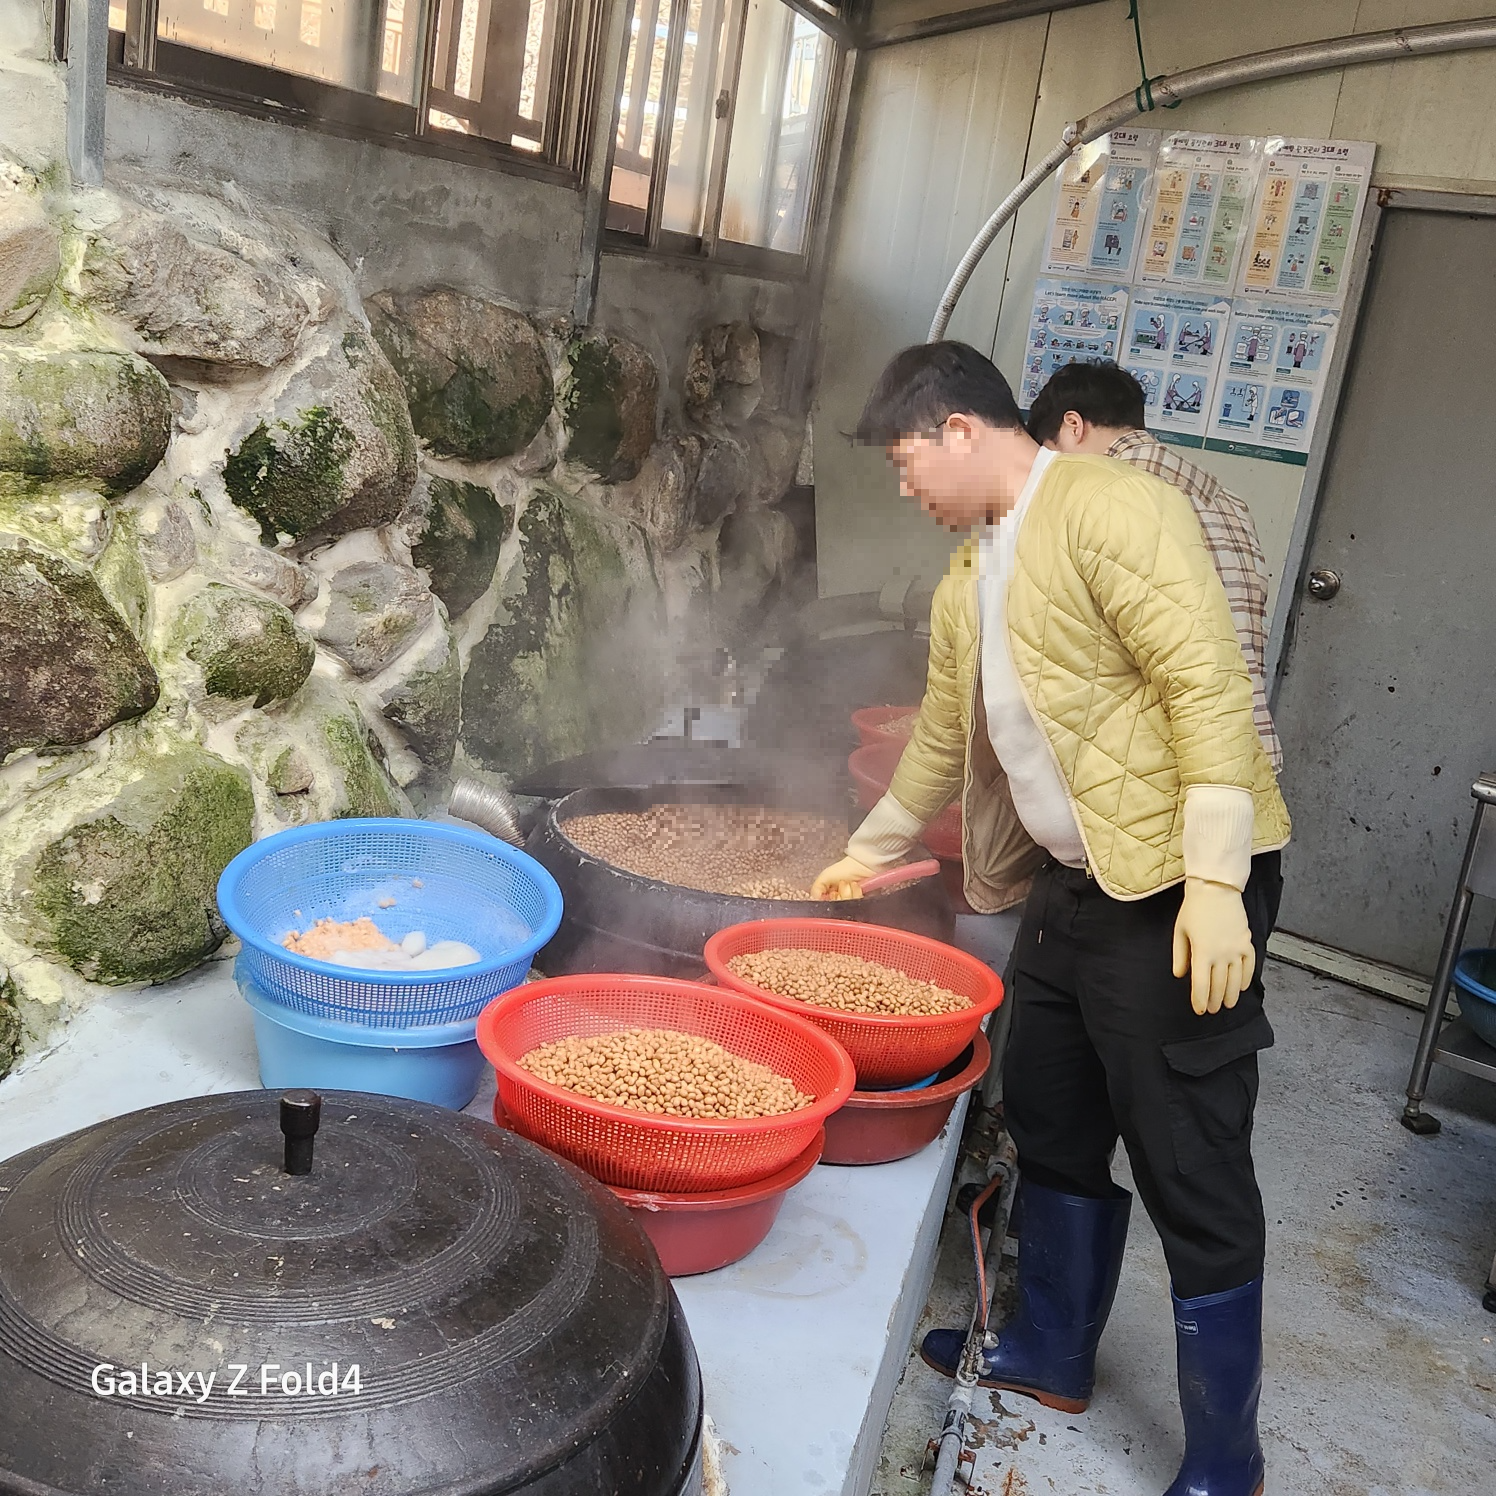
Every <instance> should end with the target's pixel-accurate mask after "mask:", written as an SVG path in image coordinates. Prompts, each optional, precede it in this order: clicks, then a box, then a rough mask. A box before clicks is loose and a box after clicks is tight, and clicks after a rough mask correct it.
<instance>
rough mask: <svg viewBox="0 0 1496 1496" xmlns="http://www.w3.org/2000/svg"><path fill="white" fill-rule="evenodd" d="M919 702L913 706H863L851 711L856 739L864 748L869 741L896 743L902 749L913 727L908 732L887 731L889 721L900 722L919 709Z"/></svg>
mask: <svg viewBox="0 0 1496 1496" xmlns="http://www.w3.org/2000/svg"><path fill="white" fill-rule="evenodd" d="M919 707H920V704H919V702H915V704H914V705H913V706H864V707H859V708H858V710H857V711H855V712H853V713H852V726H853V727H855V728H856V729H857V741H858V742H859V743H861V744H862V746H863V747H864V748H866V747H867V746H868V744H869V743H897V744H898V745H899V748H900V749H901V750H902V749H903V747H904V745H905V744H906V743H907V742H908V741H909V738H910V736H911V735H912V733H913V731H914V729H913V727H912V726H911V727H910V729H909V731H908V732H899V731H897V730H894V731H892V732H891V731H889V727H888V724H889V723H890V722H900V721H902V720H903V719H904V718H905V717H912V716H913V715H914V714H915V713H916V712H918V711H919Z"/></svg>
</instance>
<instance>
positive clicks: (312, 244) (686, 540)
mask: <svg viewBox="0 0 1496 1496" xmlns="http://www.w3.org/2000/svg"><path fill="white" fill-rule="evenodd" d="M0 3H11V0H0ZM262 128H263V127H262ZM22 144H24V142H23V143H22ZM341 250H342V246H339V247H336V248H335V247H334V244H333V242H332V241H331V240H330V239H329V238H328V237H327V236H326V233H325V232H324V231H322V229H321V227H320V226H315V225H314V224H313V223H311V222H309V221H308V216H307V215H303V214H301V213H293V212H288V211H286V210H285V209H284V208H283V207H277V206H270V205H267V204H266V203H265V202H263V201H261V200H259V199H257V198H256V197H254V196H251V195H250V194H248V193H246V192H245V191H243V190H242V189H241V188H239V187H236V186H234V185H233V184H231V183H226V182H218V183H205V182H202V181H200V180H198V181H194V182H192V183H191V185H190V186H188V185H186V183H185V182H184V179H183V178H182V177H181V176H179V175H176V174H173V175H172V176H171V177H167V176H165V175H163V174H161V173H159V172H153V171H150V170H144V169H136V170H132V171H125V170H120V169H116V170H112V171H111V174H110V182H109V186H108V188H107V189H106V190H103V191H91V192H85V191H76V190H74V189H73V188H72V187H71V186H70V184H69V182H68V180H67V174H66V171H65V168H62V167H60V166H59V165H58V164H57V161H56V158H55V156H48V155H47V154H46V152H44V151H38V150H36V149H35V148H33V149H31V150H29V151H28V150H26V149H23V148H18V146H17V144H16V143H15V142H7V141H5V140H3V139H0V606H3V609H4V615H3V616H4V617H5V619H6V629H5V630H4V631H3V633H0V1074H3V1073H4V1071H5V1069H7V1068H8V1065H9V1062H10V1060H11V1059H12V1057H13V1056H14V1054H15V1053H16V1052H17V1050H18V1048H19V1046H20V1045H21V1043H22V1042H23V1040H24V1039H25V1037H26V1035H27V1034H30V1035H32V1036H35V1035H37V1034H40V1033H41V1032H43V1031H44V1030H45V1028H46V1026H47V1025H48V1023H49V1022H50V1021H51V1020H52V1019H53V1018H55V1017H56V1016H57V1015H58V1014H60V1013H62V1012H64V1011H65V1010H66V1008H67V1006H68V1004H70V1003H76V1002H78V1001H82V1000H86V998H87V996H88V995H89V993H90V992H91V991H92V990H93V989H92V987H91V985H90V984H95V983H112V984H133V983H143V982H154V981H160V980H164V979H166V978H169V977H171V976H174V975H177V974H179V973H181V972H183V971H185V970H187V969H189V968H191V967H192V966H193V965H195V964H196V963H197V962H199V961H201V960H202V959H203V958H204V957H205V956H207V955H209V954H210V953H212V952H213V951H214V950H215V949H216V948H217V947H218V946H219V945H220V944H221V942H222V940H223V938H224V933H225V932H224V930H223V928H222V926H221V923H220V922H219V919H218V915H217V911H216V907H215V902H214V896H213V890H214V885H215V882H216V879H217V877H218V874H219V872H220V871H221V870H222V868H223V866H224V865H225V863H226V862H227V861H228V859H229V858H230V857H232V856H233V855H234V853H235V852H237V851H238V850H239V849H240V848H242V847H244V846H246V845H248V844H249V842H250V841H251V840H253V839H254V838H255V837H257V836H263V835H266V834H268V833H270V832H273V831H275V830H277V829H279V828H282V827H287V826H294V825H298V824H302V823H304V822H307V821H311V820H317V819H324V818H328V817H335V816H358V815H386V814H407V813H410V812H411V811H412V810H415V811H419V810H421V809H422V808H423V807H424V806H426V805H427V804H428V803H429V802H430V801H431V800H433V799H434V798H436V797H439V796H440V795H441V794H443V793H444V791H445V787H446V783H447V781H448V776H449V775H450V773H451V772H452V770H453V767H454V764H455V765H458V766H460V767H462V768H464V769H467V770H476V771H478V772H480V773H481V772H492V773H496V774H500V775H503V774H516V773H520V772H522V771H524V770H525V769H527V768H529V767H531V766H532V765H535V764H537V763H540V762H544V761H546V760H549V759H554V758H557V757H561V756H565V755H569V754H572V753H576V752H581V751H584V750H586V749H588V748H592V747H597V746H601V745H603V744H606V743H610V742H622V741H628V740H631V739H637V738H638V737H640V736H642V735H644V734H645V733H647V731H648V730H649V729H650V727H651V726H652V725H653V724H654V723H655V721H657V720H658V714H659V711H660V708H661V706H662V705H663V702H664V700H665V698H666V696H667V694H668V692H669V691H670V689H671V686H672V683H673V679H674V677H675V674H676V672H678V671H679V670H680V669H681V668H683V662H686V661H689V659H690V658H691V657H692V655H693V652H694V653H700V652H701V651H703V650H704V649H706V648H707V647H708V646H709V645H710V644H711V643H712V642H714V641H715V640H716V639H718V638H721V637H730V635H731V633H732V631H733V629H734V627H735V625H736V623H737V621H738V620H739V619H741V618H743V617H746V616H749V615H750V614H751V612H752V610H753V609H754V607H755V606H756V605H757V604H758V603H759V601H760V600H761V598H762V597H763V595H764V593H765V591H766V590H767V589H769V588H771V587H772V586H773V585H774V583H775V582H776V580H778V579H781V578H782V577H783V576H784V575H785V574H786V572H787V570H788V568H789V567H790V565H791V563H792V560H793V532H792V529H791V527H790V526H789V524H788V521H787V520H785V518H784V516H783V515H782V514H780V513H779V512H778V511H777V509H776V508H775V505H776V504H777V503H778V502H779V500H780V499H781V498H782V497H783V496H784V494H785V493H786V491H787V490H788V489H789V487H790V486H791V485H792V484H793V482H794V477H795V471H796V466H797V463H798V461H799V458H800V455H801V450H802V445H803V432H804V426H803V418H802V417H800V416H797V415H796V414H794V413H793V411H791V410H790V409H788V406H789V405H790V404H792V403H793V401H792V394H791V392H790V391H789V390H788V389H787V388H786V383H785V375H784V368H785V356H784V354H785V348H786V345H787V339H788V337H789V335H790V333H791V331H792V318H790V317H788V316H787V315H786V313H785V310H784V303H785V298H784V297H782V296H781V297H779V298H778V304H777V308H776V307H774V306H768V307H767V310H768V313H769V314H768V315H766V316H765V317H764V318H763V321H764V323H765V324H766V325H764V326H763V327H762V328H760V327H756V326H755V325H754V322H753V320H751V318H752V314H753V312H754V309H755V304H754V303H753V302H752V301H751V299H750V302H749V303H748V304H747V305H746V306H745V305H744V304H743V302H742V297H741V295H739V296H738V297H737V298H736V299H734V298H733V297H727V298H724V300H725V302H726V303H728V304H729V308H730V313H732V314H740V313H742V312H744V311H747V312H748V313H749V315H748V316H746V317H745V316H743V315H727V316H721V317H720V318H714V317H713V316H712V315H711V312H712V307H711V300H710V297H709V296H704V297H703V298H702V300H701V301H700V302H699V303H698V305H697V306H696V307H693V308H692V310H693V311H697V310H699V314H700V315H699V317H697V318H696V319H694V321H693V324H692V325H691V326H690V327H689V328H683V327H682V326H681V323H680V321H679V313H677V320H676V322H675V323H674V324H673V330H672V331H671V332H670V333H669V334H668V335H661V333H660V331H659V329H658V328H656V329H655V330H654V332H653V335H651V336H647V337H646V336H643V335H641V328H640V325H639V324H640V319H638V318H637V317H635V316H629V315H618V316H616V317H614V318H612V319H610V318H608V317H607V316H606V315H603V316H601V317H600V318H599V320H598V323H597V324H596V325H595V326H592V327H588V328H576V327H573V326H572V325H571V324H570V322H569V320H568V319H567V318H566V317H565V316H564V315H562V314H561V313H560V312H558V311H557V310H556V309H554V308H546V307H544V306H535V305H533V304H530V305H526V304H523V300H524V298H523V297H522V296H514V295H505V294H504V292H503V288H502V286H499V287H494V288H492V289H491V290H486V291H483V292H481V293H480V292H475V291H474V290H472V289H471V287H470V286H469V287H467V288H465V289H453V288H451V287H450V286H447V285H442V284H431V285H415V286H412V285H411V284H410V276H409V274H408V273H402V274H400V275H395V276H392V277H391V279H390V281H388V282H386V283H385V284H384V285H380V284H377V283H376V284H371V283H370V282H371V280H372V279H373V277H371V275H370V274H369V273H368V267H367V266H365V265H363V264H362V263H361V262H360V261H358V260H357V259H354V260H353V261H351V262H350V260H349V259H347V258H345V256H344V253H343V252H340V251H341ZM411 259H412V256H411V255H410V254H409V253H407V254H406V255H405V256H404V257H403V259H402V264H403V265H405V266H406V271H407V272H408V267H409V262H410V261H411ZM496 278H499V277H496ZM519 278H520V279H521V280H522V281H523V283H524V284H526V285H529V284H533V282H534V276H533V274H531V273H530V272H528V271H526V272H523V273H522V274H521V275H520V277H519ZM770 301H771V302H773V301H774V298H772V297H771V298H770ZM605 310H606V309H605ZM665 325H666V326H672V324H670V323H669V321H668V319H667V320H666V322H665ZM630 334H632V335H630ZM729 521H731V523H729ZM724 535H726V536H727V537H728V539H727V542H726V543H724V539H723V537H724Z"/></svg>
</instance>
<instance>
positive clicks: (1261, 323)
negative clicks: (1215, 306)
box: [1209, 300, 1340, 461]
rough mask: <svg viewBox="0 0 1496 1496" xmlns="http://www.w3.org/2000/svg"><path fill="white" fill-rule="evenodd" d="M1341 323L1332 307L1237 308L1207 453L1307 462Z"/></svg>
mask: <svg viewBox="0 0 1496 1496" xmlns="http://www.w3.org/2000/svg"><path fill="white" fill-rule="evenodd" d="M1339 322H1340V314H1339V312H1338V311H1337V310H1336V309H1335V308H1333V307H1301V306H1292V305H1287V304H1285V303H1283V302H1270V301H1247V300H1238V301H1236V302H1235V303H1234V304H1233V306H1232V310H1231V322H1230V328H1229V330H1228V332H1227V335H1226V347H1225V351H1224V354H1223V357H1222V360H1221V371H1220V378H1219V381H1218V384H1217V388H1216V394H1215V399H1214V402H1213V404H1212V409H1211V418H1210V430H1209V436H1210V438H1211V442H1212V445H1216V444H1224V445H1228V446H1229V447H1230V448H1231V449H1232V450H1238V451H1245V452H1247V454H1248V455H1259V456H1272V457H1280V458H1284V459H1286V460H1289V461H1294V460H1299V461H1302V460H1304V459H1305V458H1306V457H1307V455H1308V451H1309V444H1310V442H1311V441H1312V439H1313V436H1314V427H1315V423H1316V422H1317V420H1318V418H1319V413H1320V405H1321V402H1322V399H1323V391H1324V379H1325V373H1326V371H1327V369H1328V368H1329V363H1330V355H1331V353H1332V352H1333V351H1334V347H1335V334H1336V331H1337V329H1338V327H1339ZM1263 449H1266V450H1263Z"/></svg>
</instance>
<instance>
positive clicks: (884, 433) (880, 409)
mask: <svg viewBox="0 0 1496 1496" xmlns="http://www.w3.org/2000/svg"><path fill="white" fill-rule="evenodd" d="M953 415H967V416H976V417H978V419H980V420H983V421H985V422H986V423H987V424H988V425H989V426H998V427H1001V428H1003V429H1005V430H1009V431H1011V430H1015V429H1016V430H1020V431H1021V430H1022V429H1023V413H1022V412H1021V411H1020V410H1019V409H1018V402H1017V401H1016V400H1015V399H1014V398H1013V391H1012V388H1011V387H1010V386H1009V384H1008V381H1007V380H1006V379H1004V378H1003V376H1002V373H1001V371H1000V370H999V369H998V367H997V365H996V364H994V363H993V362H992V360H991V359H990V358H986V357H984V356H983V355H982V354H980V353H978V352H977V350H976V349H975V348H973V347H972V346H971V345H970V344H969V343H951V342H946V343H916V344H915V346H914V347H912V348H906V349H904V351H903V352H902V353H896V354H894V356H893V358H891V359H890V360H889V363H888V367H887V368H886V369H884V371H883V372H882V373H881V374H880V375H879V376H878V382H877V384H875V385H874V386H873V392H872V394H870V395H869V396H868V397H867V404H866V405H864V406H863V408H862V415H861V416H860V417H859V419H858V422H857V428H856V430H855V431H853V433H852V440H853V441H854V442H863V443H865V444H867V445H868V446H875V447H886V446H889V445H890V444H891V443H893V442H896V441H900V440H901V439H902V438H904V437H906V436H923V435H927V434H929V433H930V432H933V431H938V430H939V429H940V427H941V426H943V425H944V424H945V421H946V418H947V417H948V416H953Z"/></svg>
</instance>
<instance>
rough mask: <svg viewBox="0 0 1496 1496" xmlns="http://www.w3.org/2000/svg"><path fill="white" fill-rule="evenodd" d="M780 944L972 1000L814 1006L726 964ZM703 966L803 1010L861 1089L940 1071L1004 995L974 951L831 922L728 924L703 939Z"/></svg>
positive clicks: (736, 987) (729, 982) (752, 992)
mask: <svg viewBox="0 0 1496 1496" xmlns="http://www.w3.org/2000/svg"><path fill="white" fill-rule="evenodd" d="M786 948H788V949H791V950H811V951H834V952H837V953H838V954H841V955H846V956H860V957H861V958H862V959H863V960H864V961H876V962H877V963H878V964H879V965H882V966H892V967H894V968H895V969H896V970H898V971H902V972H905V973H906V974H907V975H909V976H911V977H915V978H917V979H918V980H920V981H923V982H935V983H937V984H938V985H939V986H941V987H945V988H947V989H949V990H950V991H952V992H959V993H960V994H961V995H962V996H963V997H968V998H970V999H971V1005H970V1007H966V1008H958V1009H956V1010H955V1011H954V1012H951V1013H937V1014H933V1015H930V1016H919V1017H902V1016H901V1017H884V1016H882V1015H881V1014H872V1013H848V1012H843V1011H841V1010H840V1009H838V1008H817V1007H814V1006H812V1005H811V1004H810V1003H803V1002H797V1001H796V1000H795V999H794V998H789V997H781V996H779V994H778V993H776V992H770V991H769V990H768V989H767V988H764V987H759V986H757V985H756V984H754V983H753V982H749V981H746V980H745V979H744V978H742V977H740V976H738V974H737V973H736V972H734V971H733V970H732V968H731V966H730V965H729V964H728V963H729V962H731V960H732V959H733V957H734V956H742V955H747V954H749V953H750V952H754V951H764V950H782V949H786ZM706 964H707V967H708V968H709V970H710V971H711V973H712V975H713V976H714V977H715V978H716V979H717V981H719V982H720V983H721V984H722V985H723V986H724V987H728V988H731V989H732V990H733V991H734V992H742V993H746V994H747V995H748V996H749V997H756V998H759V999H761V1000H762V1001H764V1002H766V1003H772V1004H773V1005H774V1006H775V1007H777V1008H780V1009H782V1010H784V1011H786V1012H790V1013H798V1014H803V1015H804V1016H805V1017H806V1018H809V1019H810V1020H811V1021H812V1022H813V1023H815V1024H816V1025H817V1026H818V1027H820V1028H822V1029H824V1030H825V1031H826V1032H827V1033H828V1034H830V1035H831V1036H832V1037H833V1038H834V1039H836V1040H837V1042H838V1043H840V1044H841V1045H843V1046H844V1047H845V1049H846V1051H847V1053H848V1054H849V1055H851V1057H852V1063H853V1064H854V1065H855V1066H856V1067H857V1084H858V1085H859V1086H860V1087H864V1088H865V1087H868V1086H907V1085H909V1084H911V1083H912V1082H914V1081H917V1080H923V1079H924V1078H925V1076H927V1075H933V1074H934V1073H935V1072H936V1071H937V1070H941V1069H943V1068H944V1067H945V1066H947V1065H949V1064H950V1062H951V1061H952V1060H954V1059H955V1058H956V1056H957V1055H959V1054H960V1053H961V1051H962V1050H963V1049H965V1048H966V1046H967V1045H968V1044H970V1043H971V1039H972V1035H973V1034H975V1033H976V1031H977V1030H978V1029H979V1028H980V1027H981V1025H982V1020H983V1019H984V1018H985V1017H986V1016H987V1015H988V1014H989V1013H991V1012H992V1011H993V1010H994V1009H995V1008H996V1007H997V1006H998V1004H999V1003H1001V1002H1002V1000H1003V984H1002V980H1001V979H1000V978H999V977H998V975H997V973H996V972H995V971H993V970H992V968H991V967H989V966H986V965H984V964H983V963H982V962H981V961H978V960H977V959H976V957H975V956H968V955H967V954H966V953H965V952H964V951H958V950H957V949H956V948H955V947H954V946H950V945H942V944H941V943H940V941H938V940H929V939H927V938H926V937H925V936H923V935H910V934H908V933H907V932H906V931H904V930H891V929H888V928H887V927H886V926H884V925H861V924H857V925H854V924H849V923H848V922H846V921H845V920H837V919H761V920H754V921H752V922H751V923H749V924H742V925H730V926H729V927H728V928H727V929H725V930H719V931H718V932H717V934H715V935H713V936H712V938H711V939H710V940H709V941H707V943H706Z"/></svg>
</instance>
